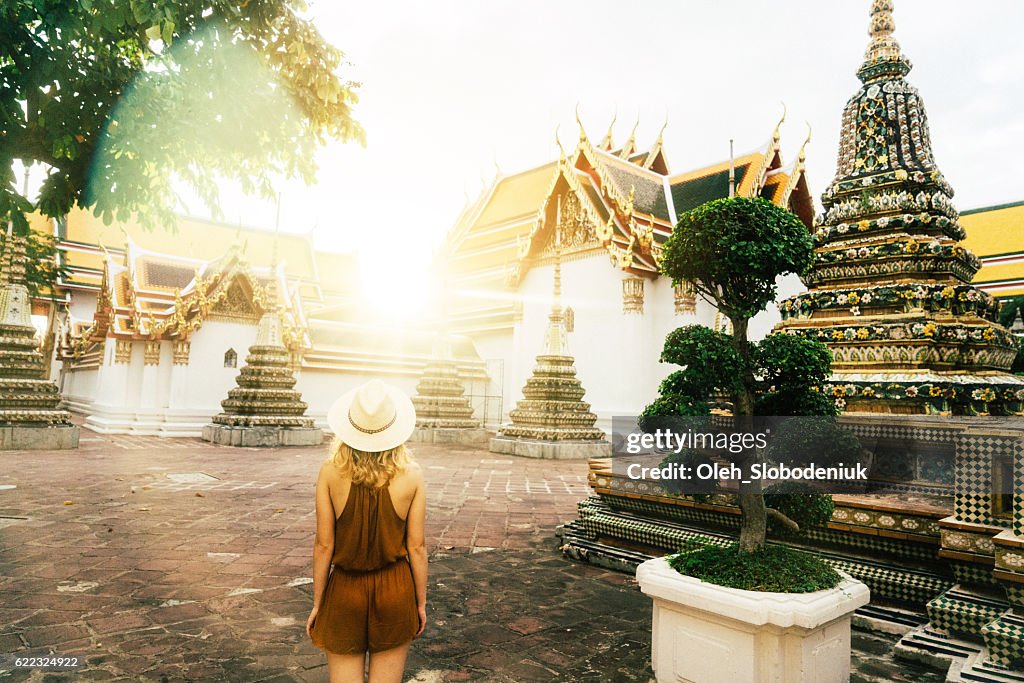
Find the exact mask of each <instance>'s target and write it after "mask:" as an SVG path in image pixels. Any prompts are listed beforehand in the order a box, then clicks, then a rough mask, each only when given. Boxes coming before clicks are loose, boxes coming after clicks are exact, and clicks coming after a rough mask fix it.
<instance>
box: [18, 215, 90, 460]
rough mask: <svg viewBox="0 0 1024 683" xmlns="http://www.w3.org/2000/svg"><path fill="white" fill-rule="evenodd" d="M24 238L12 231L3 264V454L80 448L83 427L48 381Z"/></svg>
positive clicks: (53, 385)
mask: <svg viewBox="0 0 1024 683" xmlns="http://www.w3.org/2000/svg"><path fill="white" fill-rule="evenodd" d="M24 239H25V238H24V237H21V236H18V235H14V234H13V232H12V231H11V229H10V228H9V229H8V233H7V238H6V240H4V253H3V260H2V262H0V449H4V450H7V449H17V450H56V449H64V448H77V447H78V427H77V426H76V425H73V424H71V414H70V413H69V412H68V411H66V410H61V409H60V408H59V407H58V406H59V404H60V392H59V391H58V389H57V385H56V384H55V383H54V382H52V381H50V380H49V379H48V378H45V377H43V370H44V367H45V364H44V362H43V356H42V354H40V353H39V350H38V349H37V347H36V340H35V334H36V330H35V327H33V326H32V319H31V317H30V315H31V302H30V301H29V296H28V287H26V286H25V242H24Z"/></svg>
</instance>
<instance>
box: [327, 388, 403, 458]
mask: <svg viewBox="0 0 1024 683" xmlns="http://www.w3.org/2000/svg"><path fill="white" fill-rule="evenodd" d="M384 388H385V390H386V391H387V392H388V396H390V397H391V401H392V403H394V405H395V411H396V412H397V415H395V421H394V422H393V423H392V424H391V426H390V427H388V428H387V429H384V430H382V431H379V432H376V433H374V434H367V433H366V432H361V431H359V430H358V429H356V428H355V427H354V426H352V423H351V422H350V421H349V419H348V410H349V408H350V407H351V405H352V401H354V400H355V397H356V392H358V391H359V389H358V388H356V389H353V390H352V391H349V392H348V393H346V394H343V395H342V396H341V398H339V399H338V400H336V401H335V402H334V403H333V404H332V405H331V407H330V409H328V411H327V424H328V426H330V428H331V431H332V432H334V436H335V437H336V438H338V439H341V440H342V441H344V442H345V443H346V444H348V445H349V446H351V447H352V448H354V449H356V450H357V451H363V452H364V453H378V452H380V451H386V450H390V449H392V448H396V447H398V446H401V445H402V444H403V443H405V442H406V441H408V440H409V437H410V436H412V432H413V430H414V429H416V407H415V406H414V405H413V404H412V399H410V398H409V397H408V396H406V395H405V394H404V393H403V392H401V391H399V390H398V389H396V388H395V387H393V386H390V385H387V384H385V385H384Z"/></svg>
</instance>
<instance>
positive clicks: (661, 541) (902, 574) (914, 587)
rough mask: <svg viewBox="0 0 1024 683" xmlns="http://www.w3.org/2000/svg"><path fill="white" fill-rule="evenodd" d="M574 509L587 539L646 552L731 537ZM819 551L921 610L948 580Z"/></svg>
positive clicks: (875, 591) (597, 503)
mask: <svg viewBox="0 0 1024 683" xmlns="http://www.w3.org/2000/svg"><path fill="white" fill-rule="evenodd" d="M636 502H637V503H643V501H636ZM638 507H640V506H639V505H638ZM578 510H579V517H578V519H577V522H576V524H577V525H578V526H579V527H581V528H582V529H584V530H585V531H586V533H587V534H588V536H589V537H590V538H591V539H594V540H600V541H602V542H604V543H610V544H612V545H616V546H622V547H625V548H633V549H636V548H643V549H645V552H647V553H649V554H650V555H657V554H668V553H672V552H675V551H676V550H678V549H679V547H680V546H681V545H682V544H683V543H685V542H686V541H690V540H703V541H704V542H706V543H712V544H716V545H725V544H727V543H730V542H732V539H733V535H732V534H730V533H729V530H724V529H723V530H711V529H707V528H704V527H703V525H697V524H695V525H692V526H691V525H689V524H687V523H686V522H682V521H670V520H659V519H652V518H651V517H648V516H644V517H640V516H639V515H638V514H633V513H630V512H624V511H619V510H613V509H611V508H610V507H608V506H607V505H605V504H604V503H603V502H602V501H601V500H598V499H597V498H594V497H591V498H588V499H587V500H584V501H582V502H581V503H580V504H579V506H578ZM638 512H640V513H643V512H645V511H642V510H638ZM883 540H885V539H883ZM773 542H777V541H773ZM787 545H793V544H787ZM821 555H822V556H823V557H824V558H825V559H826V560H827V561H828V562H829V563H830V564H832V565H833V566H835V567H836V568H837V569H841V570H843V571H845V572H847V573H849V574H850V575H851V576H853V577H854V578H856V579H859V580H861V581H863V582H864V583H866V584H867V585H868V587H869V588H870V589H871V592H872V596H874V597H873V599H876V600H878V599H881V600H889V601H892V602H898V603H901V604H906V605H908V606H911V607H916V608H918V609H923V608H924V606H925V605H926V604H927V603H928V601H929V600H931V599H932V598H934V597H936V596H937V595H939V594H941V593H942V592H943V591H945V590H947V589H949V588H950V587H951V586H952V585H953V582H952V580H950V579H949V578H948V577H944V576H942V575H939V574H936V573H933V572H929V571H927V570H924V569H914V568H910V567H907V566H906V564H905V563H901V562H899V561H898V558H895V557H894V558H893V559H894V560H896V561H894V562H885V561H879V560H868V559H865V558H859V557H851V556H848V555H844V554H840V553H839V552H833V551H830V550H824V551H821Z"/></svg>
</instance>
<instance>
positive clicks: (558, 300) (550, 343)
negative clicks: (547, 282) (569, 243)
mask: <svg viewBox="0 0 1024 683" xmlns="http://www.w3.org/2000/svg"><path fill="white" fill-rule="evenodd" d="M557 201H558V204H557V205H556V208H555V275H554V283H553V285H554V286H553V289H554V295H553V296H552V300H551V315H549V316H548V333H547V338H546V339H545V340H544V355H545V356H568V355H569V343H568V339H567V337H566V332H565V317H564V316H563V314H562V198H561V196H559V197H558V200H557Z"/></svg>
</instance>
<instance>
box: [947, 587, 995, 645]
mask: <svg viewBox="0 0 1024 683" xmlns="http://www.w3.org/2000/svg"><path fill="white" fill-rule="evenodd" d="M1007 607H1008V605H1007V603H1005V602H998V601H996V600H993V599H991V598H989V597H986V596H982V595H978V594H977V593H973V592H968V591H965V590H963V589H961V588H960V586H956V587H954V588H951V589H950V590H948V591H946V592H945V593H943V594H942V595H940V596H939V597H937V598H935V599H934V600H932V601H930V602H929V603H928V618H929V619H930V620H931V625H932V626H933V627H935V628H940V629H944V630H946V631H949V632H951V633H956V634H959V635H963V636H965V637H968V638H973V639H976V640H980V639H981V638H982V629H983V628H984V627H985V625H986V624H988V623H989V622H991V621H993V620H994V619H996V618H997V617H999V615H1001V614H1002V613H1003V612H1005V611H1006V609H1007Z"/></svg>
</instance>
